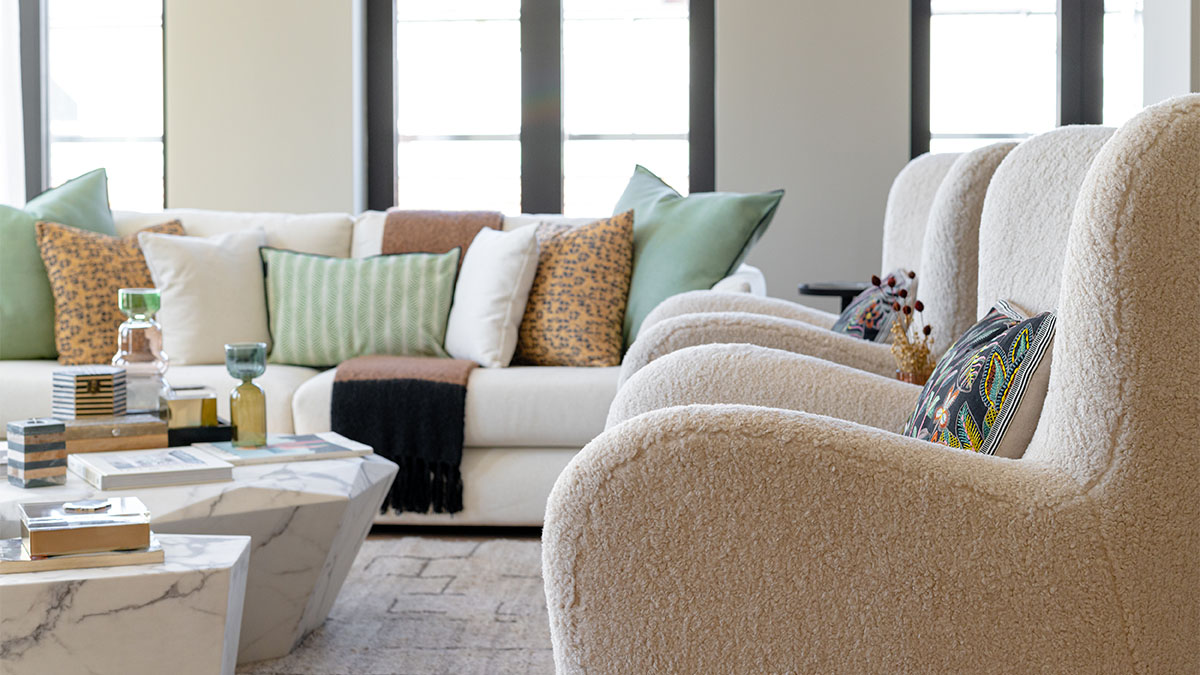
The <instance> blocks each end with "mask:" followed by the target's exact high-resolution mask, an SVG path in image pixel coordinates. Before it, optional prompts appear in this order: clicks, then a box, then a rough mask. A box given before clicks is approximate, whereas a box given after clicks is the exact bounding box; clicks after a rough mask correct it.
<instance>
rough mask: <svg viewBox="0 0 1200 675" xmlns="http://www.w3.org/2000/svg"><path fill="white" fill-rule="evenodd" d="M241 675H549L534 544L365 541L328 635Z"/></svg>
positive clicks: (551, 666)
mask: <svg viewBox="0 0 1200 675" xmlns="http://www.w3.org/2000/svg"><path fill="white" fill-rule="evenodd" d="M237 672H238V673H239V674H240V675H300V674H302V673H303V674H306V675H307V674H313V675H343V674H344V675H400V674H408V673H413V674H417V673H456V674H457V673H463V674H469V673H553V672H554V658H553V654H552V653H551V650H550V630H549V628H548V624H547V619H546V601H545V596H544V595H543V592H542V578H541V543H540V542H538V541H537V540H534V539H467V538H451V537H400V538H383V539H380V538H372V539H368V540H367V541H366V542H365V543H364V544H363V547H362V550H361V551H360V552H359V554H358V558H357V559H356V560H355V561H354V567H353V569H351V571H350V576H349V577H348V578H347V579H346V583H345V585H344V586H343V587H342V592H341V594H340V595H339V596H338V600H337V603H336V604H335V605H334V606H333V611H332V612H331V613H330V615H329V619H328V620H327V621H326V622H325V625H324V626H322V627H321V628H319V629H318V630H316V631H315V632H313V633H312V634H311V635H309V636H308V638H307V639H306V640H305V641H304V642H303V643H301V645H300V646H299V647H297V648H296V650H295V651H293V652H292V653H291V654H289V655H288V656H285V657H283V658H281V659H274V660H271V661H262V662H259V663H255V664H251V665H249V666H243V667H241V668H238V671H237Z"/></svg>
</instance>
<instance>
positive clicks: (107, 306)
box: [37, 220, 183, 365]
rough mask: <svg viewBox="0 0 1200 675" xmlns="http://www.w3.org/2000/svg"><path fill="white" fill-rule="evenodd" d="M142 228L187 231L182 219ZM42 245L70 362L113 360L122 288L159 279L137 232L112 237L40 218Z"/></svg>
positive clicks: (57, 334)
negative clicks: (143, 254) (148, 264)
mask: <svg viewBox="0 0 1200 675" xmlns="http://www.w3.org/2000/svg"><path fill="white" fill-rule="evenodd" d="M142 231H143V232H155V233H157V234H176V235H181V234H183V226H182V225H180V224H179V221H178V220H172V221H171V222H168V223H162V224H161V225H154V226H152V227H148V228H146V229H145V230H142ZM37 233H38V248H39V249H40V250H41V252H42V262H43V263H44V264H45V265H46V274H47V275H48V276H49V279H50V288H51V290H52V291H53V292H54V342H55V346H56V347H57V348H58V361H59V363H62V364H65V365H84V364H89V363H108V362H109V361H111V360H112V358H113V354H114V353H115V352H116V344H117V328H118V327H119V326H120V325H121V322H122V321H124V320H125V317H124V315H123V314H122V313H121V310H120V309H118V307H117V294H118V293H119V292H120V290H121V289H122V288H148V287H152V286H153V285H154V281H153V279H152V278H151V277H150V270H149V269H148V268H147V267H146V259H145V257H143V256H142V249H141V248H140V247H139V246H138V240H137V235H136V234H127V235H125V236H124V237H112V236H109V235H107V234H100V233H99V232H89V231H87V230H81V229H78V228H75V227H67V226H66V225H59V224H57V223H48V222H45V221H43V222H40V223H38V224H37Z"/></svg>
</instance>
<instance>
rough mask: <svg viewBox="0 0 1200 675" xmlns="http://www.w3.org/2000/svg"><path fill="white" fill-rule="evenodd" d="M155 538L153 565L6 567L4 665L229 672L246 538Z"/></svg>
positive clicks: (21, 673)
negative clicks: (12, 570) (16, 570)
mask: <svg viewBox="0 0 1200 675" xmlns="http://www.w3.org/2000/svg"><path fill="white" fill-rule="evenodd" d="M158 539H159V541H160V542H161V543H162V547H163V553H164V555H165V556H166V560H165V561H164V562H163V563H160V564H157V565H128V566H124V567H104V568H97V569H76V570H61V571H52V572H31V573H28V574H5V575H0V672H3V673H4V674H5V675H25V674H28V675H46V673H84V672H86V673H92V674H95V675H101V674H104V675H107V674H108V673H112V674H114V675H135V674H141V673H146V674H151V673H162V672H170V673H171V675H191V674H193V673H194V674H195V675H208V674H210V673H222V674H223V675H233V671H234V666H235V662H236V661H237V643H238V632H239V630H240V628H241V624H242V601H243V597H244V594H245V591H246V575H247V572H248V570H249V564H250V539H249V538H248V537H196V536H182V535H162V536H159V538H158Z"/></svg>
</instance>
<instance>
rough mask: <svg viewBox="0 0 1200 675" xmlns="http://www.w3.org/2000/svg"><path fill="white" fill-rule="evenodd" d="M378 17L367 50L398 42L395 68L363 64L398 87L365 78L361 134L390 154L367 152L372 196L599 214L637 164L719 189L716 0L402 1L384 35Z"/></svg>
mask: <svg viewBox="0 0 1200 675" xmlns="http://www.w3.org/2000/svg"><path fill="white" fill-rule="evenodd" d="M696 6H698V7H699V9H700V13H699V16H700V19H699V21H694V20H693V15H694V14H695V13H696ZM368 11H369V12H379V11H380V10H379V9H378V8H376V9H372V7H371V5H368ZM379 16H380V14H369V15H368V41H369V42H370V43H372V44H369V45H368V53H369V54H378V53H380V50H379V48H378V43H379V42H380V41H383V40H387V39H389V37H390V39H392V40H394V45H395V47H394V49H390V50H389V51H391V53H393V54H394V55H395V63H394V65H393V68H394V73H391V72H386V71H387V70H388V69H387V68H381V67H380V66H381V65H382V64H380V63H379V62H377V61H376V62H372V61H369V62H368V64H367V68H368V87H369V89H370V88H376V87H383V86H390V87H392V88H393V91H394V93H395V96H394V98H393V100H389V99H388V97H385V96H378V95H372V92H371V91H368V101H369V103H368V106H369V107H370V108H371V110H369V111H368V120H369V121H368V130H369V131H368V133H369V136H370V137H371V139H372V141H371V144H372V145H374V144H375V143H376V142H377V141H376V139H377V138H380V137H384V136H386V135H387V134H388V133H391V134H393V135H394V138H395V139H396V143H395V147H396V153H395V157H394V158H388V157H386V156H383V155H371V156H370V159H369V167H368V173H369V174H370V175H369V176H368V184H369V185H370V186H371V187H370V188H369V195H368V201H369V203H370V206H371V207H372V208H383V207H386V206H390V205H391V204H393V203H395V204H397V205H399V206H402V207H404V208H433V209H496V210H500V211H503V212H505V213H519V212H522V211H561V212H563V213H567V214H570V215H580V216H591V215H595V216H601V215H606V214H608V213H610V212H611V211H612V207H613V204H614V203H615V202H616V200H617V198H618V197H619V196H620V194H621V190H622V189H623V188H624V186H625V183H626V181H627V180H628V179H629V176H630V175H631V174H632V172H633V167H634V165H635V164H638V163H641V164H644V165H646V166H647V167H648V168H650V169H651V170H653V171H655V172H656V173H658V174H659V175H661V176H662V177H663V178H664V179H665V180H667V181H668V182H669V183H671V184H672V185H673V186H674V187H676V188H677V189H679V190H680V191H682V192H685V193H686V192H687V191H688V189H689V187H692V184H693V183H694V184H695V186H696V187H699V188H700V189H712V185H711V173H712V169H711V165H712V156H711V154H712V150H711V149H712V140H711V136H712V129H711V118H712V113H711V109H712V98H711V97H712V78H713V74H712V59H711V53H712V48H713V45H712V34H711V28H712V21H711V19H712V0H703V1H700V0H697V1H695V2H692V3H689V2H688V1H687V0H614V1H613V2H604V3H598V2H594V1H593V0H562V1H561V2H559V1H558V0H446V1H444V2H438V3H428V2H422V1H421V0H396V3H395V6H394V15H392V18H394V21H395V31H394V33H392V35H391V36H389V35H388V34H387V32H385V31H374V32H373V31H371V30H370V25H371V23H372V22H373V21H378V19H379ZM696 35H700V36H701V37H700V39H696V37H695V36H696ZM698 53H699V54H698ZM698 55H699V57H700V60H699V61H696V59H697V57H698ZM697 63H698V64H699V66H697V65H696V64H697ZM651 64H652V65H651ZM693 68H698V73H696V74H695V76H693V75H694V74H693V73H692V70H693ZM388 105H394V106H395V112H394V115H391V116H387V117H385V116H383V115H380V114H379V112H378V111H379V110H381V109H382V108H383V107H386V106H388ZM696 106H700V107H701V110H702V111H703V112H702V113H701V114H700V115H696V113H695V112H694V111H695V109H696ZM705 106H706V107H707V108H706V109H705ZM388 117H390V118H391V119H392V120H394V127H395V128H394V129H386V128H383V123H380V124H379V126H378V127H377V126H374V125H372V123H371V121H370V120H372V119H388ZM693 117H698V118H699V119H698V120H694V119H693ZM693 122H696V123H697V128H694V127H693ZM697 136H698V137H699V142H695V143H693V140H695V139H696V137H697ZM389 161H391V162H392V165H391V166H389V165H388V163H389ZM694 166H699V167H700V172H701V173H702V174H703V175H701V176H700V178H699V180H698V181H693V177H692V175H691V174H692V173H693V172H694V171H695V170H694V169H693V167H694ZM382 172H388V173H389V174H390V175H391V176H394V183H393V185H392V189H391V190H388V191H387V192H391V193H392V194H387V193H386V192H385V191H384V190H385V189H386V187H385V188H383V189H377V188H376V186H377V185H380V183H381V181H379V180H377V178H376V176H375V174H376V173H382ZM383 185H384V186H386V185H387V184H386V183H383Z"/></svg>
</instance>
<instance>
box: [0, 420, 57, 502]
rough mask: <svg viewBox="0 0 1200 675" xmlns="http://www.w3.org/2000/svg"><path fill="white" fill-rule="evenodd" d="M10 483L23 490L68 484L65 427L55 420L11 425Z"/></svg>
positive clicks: (9, 444) (9, 438)
mask: <svg viewBox="0 0 1200 675" xmlns="http://www.w3.org/2000/svg"><path fill="white" fill-rule="evenodd" d="M5 431H6V432H7V433H8V469H7V474H8V482H9V483H12V484H13V485H16V486H17V487H22V488H34V487H49V486H52V485H63V484H64V483H66V482H67V450H66V442H65V441H66V434H65V426H64V425H63V423H62V422H61V421H60V420H56V419H31V420H24V421H20V422H10V423H9V424H8V425H7V427H6V428H5Z"/></svg>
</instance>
